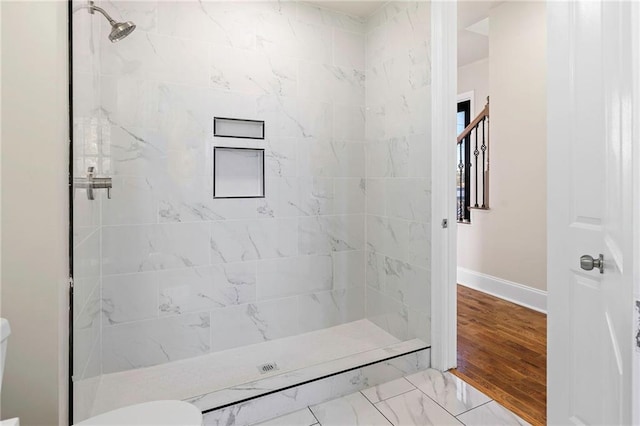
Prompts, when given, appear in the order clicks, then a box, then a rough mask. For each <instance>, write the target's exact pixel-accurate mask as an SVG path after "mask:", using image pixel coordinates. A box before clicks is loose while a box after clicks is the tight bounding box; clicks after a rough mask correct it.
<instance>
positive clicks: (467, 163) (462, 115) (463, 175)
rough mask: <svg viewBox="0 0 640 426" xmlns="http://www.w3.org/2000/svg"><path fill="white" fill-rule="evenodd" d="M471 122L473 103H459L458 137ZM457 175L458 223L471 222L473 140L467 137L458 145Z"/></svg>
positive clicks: (468, 101)
mask: <svg viewBox="0 0 640 426" xmlns="http://www.w3.org/2000/svg"><path fill="white" fill-rule="evenodd" d="M470 122H471V101H470V100H467V101H462V102H458V120H457V123H458V135H459V134H461V133H462V131H463V130H464V129H465V128H466V127H467V126H468V125H469V123H470ZM456 170H457V173H456V176H457V178H456V191H457V197H456V199H457V201H458V204H457V217H458V222H470V221H471V211H470V210H469V206H470V205H471V138H470V137H469V136H467V137H466V138H464V139H463V140H462V141H461V142H460V144H459V145H458V164H457V169H456Z"/></svg>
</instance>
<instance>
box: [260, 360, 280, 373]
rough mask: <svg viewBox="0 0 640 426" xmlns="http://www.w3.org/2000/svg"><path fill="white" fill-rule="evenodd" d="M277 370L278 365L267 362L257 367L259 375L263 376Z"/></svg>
mask: <svg viewBox="0 0 640 426" xmlns="http://www.w3.org/2000/svg"><path fill="white" fill-rule="evenodd" d="M277 369H278V364H276V363H275V362H268V363H266V364H262V365H259V366H258V371H260V373H262V374H265V373H270V372H272V371H276V370H277Z"/></svg>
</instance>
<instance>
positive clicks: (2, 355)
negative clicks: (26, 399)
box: [0, 318, 11, 391]
mask: <svg viewBox="0 0 640 426" xmlns="http://www.w3.org/2000/svg"><path fill="white" fill-rule="evenodd" d="M10 334H11V327H9V321H7V320H6V319H4V318H0V391H1V390H2V375H3V374H4V360H5V359H6V358H7V339H8V338H9V335H10Z"/></svg>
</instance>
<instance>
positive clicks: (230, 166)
mask: <svg viewBox="0 0 640 426" xmlns="http://www.w3.org/2000/svg"><path fill="white" fill-rule="evenodd" d="M213 164H214V166H213V167H214V169H213V198H264V191H265V188H264V149H260V148H231V147H219V146H217V147H214V148H213Z"/></svg>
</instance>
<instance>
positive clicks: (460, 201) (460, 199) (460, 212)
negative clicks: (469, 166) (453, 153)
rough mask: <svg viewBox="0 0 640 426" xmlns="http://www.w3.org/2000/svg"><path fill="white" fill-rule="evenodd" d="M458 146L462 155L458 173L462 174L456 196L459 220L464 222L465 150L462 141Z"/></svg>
mask: <svg viewBox="0 0 640 426" xmlns="http://www.w3.org/2000/svg"><path fill="white" fill-rule="evenodd" d="M458 147H459V155H460V163H459V164H458V175H459V176H460V180H459V181H458V188H457V191H458V193H457V194H456V197H457V199H458V222H462V221H463V220H464V190H463V189H462V184H463V182H464V152H463V150H462V142H460V143H459V144H458Z"/></svg>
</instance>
